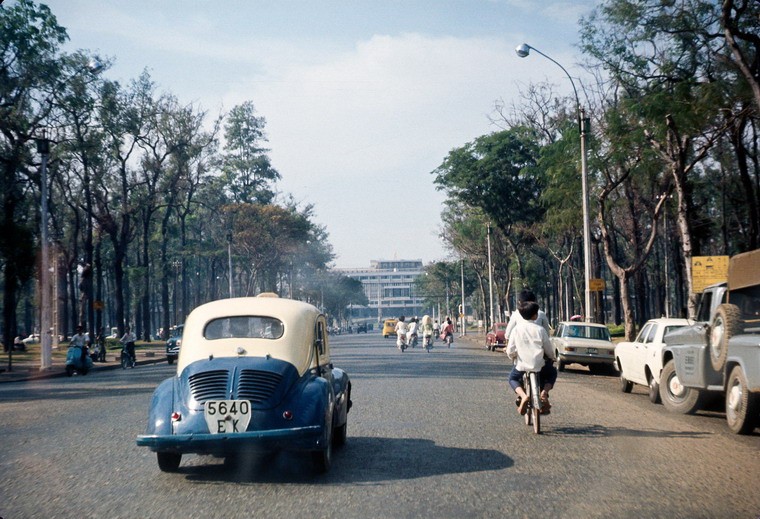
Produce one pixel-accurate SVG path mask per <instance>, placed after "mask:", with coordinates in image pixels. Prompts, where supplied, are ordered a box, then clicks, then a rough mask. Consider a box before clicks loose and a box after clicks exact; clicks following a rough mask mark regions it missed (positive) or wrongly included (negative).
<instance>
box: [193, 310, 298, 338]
mask: <svg viewBox="0 0 760 519" xmlns="http://www.w3.org/2000/svg"><path fill="white" fill-rule="evenodd" d="M284 329H285V328H284V326H283V325H282V321H280V320H279V319H275V318H274V317H262V316H257V315H243V316H241V315H236V316H234V317H220V318H219V319H214V320H213V321H209V322H208V323H207V324H206V327H205V328H204V329H203V337H204V338H205V339H207V340H209V341H213V340H216V339H279V338H280V337H282V334H283V332H284Z"/></svg>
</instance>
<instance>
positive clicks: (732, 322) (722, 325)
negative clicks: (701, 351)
mask: <svg viewBox="0 0 760 519" xmlns="http://www.w3.org/2000/svg"><path fill="white" fill-rule="evenodd" d="M740 331H741V312H740V311H739V307H738V306H736V305H732V304H722V305H720V306H719V307H718V309H717V310H715V317H714V318H713V321H712V326H710V363H711V364H712V367H713V369H715V371H721V370H722V369H723V367H724V366H725V365H726V357H727V356H728V340H729V339H730V338H731V337H733V336H734V335H736V334H737V333H740Z"/></svg>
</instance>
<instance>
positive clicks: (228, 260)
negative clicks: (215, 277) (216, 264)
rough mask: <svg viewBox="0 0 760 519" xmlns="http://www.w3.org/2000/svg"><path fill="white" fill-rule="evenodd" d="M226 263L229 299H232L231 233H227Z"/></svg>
mask: <svg viewBox="0 0 760 519" xmlns="http://www.w3.org/2000/svg"><path fill="white" fill-rule="evenodd" d="M227 263H228V268H229V272H230V276H229V282H230V283H229V284H230V287H229V288H230V298H232V297H234V296H233V293H232V232H228V233H227Z"/></svg>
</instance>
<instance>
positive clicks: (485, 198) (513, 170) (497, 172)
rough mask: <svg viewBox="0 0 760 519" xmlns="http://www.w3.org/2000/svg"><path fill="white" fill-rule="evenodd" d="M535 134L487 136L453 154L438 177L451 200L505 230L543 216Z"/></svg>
mask: <svg viewBox="0 0 760 519" xmlns="http://www.w3.org/2000/svg"><path fill="white" fill-rule="evenodd" d="M536 158H537V147H536V138H535V134H533V133H532V132H531V131H529V130H527V129H525V128H517V129H511V130H504V131H501V132H496V133H492V134H489V135H484V136H482V137H479V138H477V139H476V140H475V141H473V142H471V143H468V144H466V145H465V146H463V147H461V148H457V149H454V150H452V151H451V152H450V153H449V155H448V156H447V157H446V159H445V160H444V162H443V164H441V165H440V166H439V167H438V168H437V169H436V170H435V171H433V174H434V175H435V181H434V182H435V184H436V185H437V186H438V189H442V190H445V191H446V193H447V195H448V196H449V198H451V199H453V200H457V201H459V202H462V203H463V204H465V205H467V206H470V207H477V208H479V209H481V210H482V211H483V214H484V215H485V216H486V217H487V218H489V219H491V220H492V221H493V222H494V224H495V225H497V226H498V227H500V228H502V229H506V228H508V227H509V226H510V225H513V224H517V223H528V224H530V223H532V222H534V221H536V220H539V219H540V217H541V214H542V212H543V210H542V208H541V206H540V204H539V202H538V201H539V198H540V193H541V187H542V180H541V177H540V175H539V171H538V170H537V168H536Z"/></svg>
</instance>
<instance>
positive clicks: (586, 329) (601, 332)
mask: <svg viewBox="0 0 760 519" xmlns="http://www.w3.org/2000/svg"><path fill="white" fill-rule="evenodd" d="M564 336H565V337H578V338H581V339H593V340H596V341H608V340H610V332H609V330H607V328H599V327H596V326H583V325H577V324H576V325H571V326H566V327H565V330H564Z"/></svg>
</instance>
